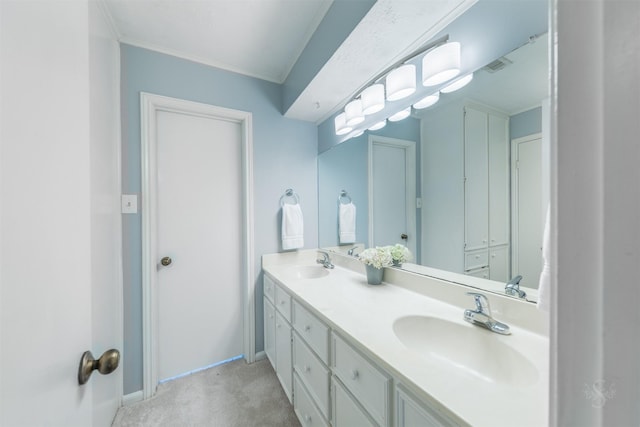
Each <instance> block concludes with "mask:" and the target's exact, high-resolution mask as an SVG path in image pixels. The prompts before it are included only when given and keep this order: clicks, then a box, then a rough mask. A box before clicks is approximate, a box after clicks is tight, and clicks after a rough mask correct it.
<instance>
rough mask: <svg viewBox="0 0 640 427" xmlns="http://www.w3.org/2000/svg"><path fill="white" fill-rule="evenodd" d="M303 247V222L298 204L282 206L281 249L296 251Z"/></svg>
mask: <svg viewBox="0 0 640 427" xmlns="http://www.w3.org/2000/svg"><path fill="white" fill-rule="evenodd" d="M303 246H304V222H303V221H302V209H301V208H300V204H295V205H290V204H286V203H285V204H284V205H283V206H282V249H284V250H285V251H286V250H289V249H298V248H301V247H303Z"/></svg>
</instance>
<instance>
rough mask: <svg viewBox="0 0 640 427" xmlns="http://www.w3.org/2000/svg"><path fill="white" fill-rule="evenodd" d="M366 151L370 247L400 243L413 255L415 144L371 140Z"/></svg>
mask: <svg viewBox="0 0 640 427" xmlns="http://www.w3.org/2000/svg"><path fill="white" fill-rule="evenodd" d="M369 150H370V154H369V218H370V220H369V221H370V222H369V245H370V246H385V245H394V244H396V243H401V244H404V245H406V246H407V247H408V248H409V250H410V251H411V252H412V253H413V254H414V255H415V253H416V245H417V236H416V205H415V203H416V190H415V188H416V187H415V182H416V172H415V164H416V158H415V142H413V141H402V140H394V139H390V138H382V137H372V139H371V140H370V143H369ZM403 236H406V238H403Z"/></svg>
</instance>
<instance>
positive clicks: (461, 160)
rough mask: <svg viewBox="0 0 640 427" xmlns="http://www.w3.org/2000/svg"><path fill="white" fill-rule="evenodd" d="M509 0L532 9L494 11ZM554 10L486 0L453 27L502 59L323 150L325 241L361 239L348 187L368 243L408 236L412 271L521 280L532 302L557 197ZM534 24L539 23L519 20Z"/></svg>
mask: <svg viewBox="0 0 640 427" xmlns="http://www.w3.org/2000/svg"><path fill="white" fill-rule="evenodd" d="M509 3H520V4H525V3H528V5H527V7H512V9H511V10H510V11H509V13H510V14H511V15H510V16H509V19H508V20H507V21H505V20H504V19H505V17H504V15H503V16H499V17H498V16H496V15H499V14H498V13H490V12H491V11H492V10H494V11H495V10H496V8H500V7H501V5H506V4H509ZM531 7H533V8H534V9H535V11H536V12H537V14H536V15H535V18H532V17H531V10H532V9H531ZM546 11H547V3H546V2H543V1H537V0H534V1H528V2H527V1H522V2H501V1H493V2H491V1H483V0H480V1H479V2H478V3H477V4H476V5H474V6H473V7H471V8H470V9H469V10H468V11H467V12H465V14H463V15H462V16H461V17H459V18H458V19H457V20H456V21H454V23H452V25H450V26H449V28H447V29H445V30H444V33H447V34H449V35H450V36H452V37H453V36H457V35H458V33H460V32H461V31H467V32H468V34H466V37H471V38H473V33H474V32H481V34H482V37H480V35H479V36H478V37H480V38H481V39H482V43H484V44H491V43H492V42H493V41H494V40H495V44H496V45H499V46H504V48H503V49H504V50H503V51H500V50H499V48H496V46H495V45H492V49H493V50H494V51H495V50H496V49H498V53H497V55H494V56H492V57H491V58H489V59H486V58H485V59H484V60H483V62H482V63H481V64H478V67H476V68H474V69H475V72H474V78H473V80H472V81H471V83H469V84H468V85H467V86H465V87H464V88H462V89H460V90H458V91H455V92H451V93H446V94H445V93H441V94H440V99H439V101H438V102H437V103H436V104H435V105H433V106H431V107H429V108H426V109H422V110H415V109H414V110H413V112H412V115H411V116H410V117H409V118H407V119H405V120H403V121H400V122H395V123H391V122H389V123H388V124H387V126H386V127H384V128H383V129H381V130H378V131H367V132H365V133H364V134H363V135H361V136H358V137H355V138H350V139H347V140H345V141H340V143H335V142H329V143H327V142H326V141H320V146H321V147H331V148H329V149H325V150H324V151H322V152H321V153H320V154H319V156H318V173H319V243H320V246H321V247H328V248H333V249H334V250H341V251H347V250H348V249H350V248H352V247H353V246H354V245H353V244H346V245H341V244H340V240H339V230H338V203H339V196H340V194H341V192H342V191H343V190H344V191H346V192H347V193H348V195H349V197H350V198H351V199H352V200H353V203H354V204H355V205H356V208H357V211H356V212H357V215H356V242H357V243H358V244H360V246H364V247H369V246H380V245H388V244H395V243H402V244H405V245H407V246H408V247H409V248H410V249H411V251H412V252H413V255H414V259H413V262H411V263H405V264H404V265H403V266H402V268H405V269H408V270H411V271H414V272H417V273H421V274H427V275H431V276H435V277H440V278H444V279H446V280H449V281H454V282H458V283H463V284H466V285H470V286H473V287H478V288H481V289H483V290H487V291H491V292H499V293H504V290H505V286H506V284H507V282H509V281H511V280H513V279H514V278H515V277H517V276H521V278H520V279H519V282H520V286H521V288H522V290H523V291H524V292H525V293H526V297H525V299H526V300H528V301H536V299H537V287H538V280H539V275H540V271H541V268H542V234H543V229H544V224H545V218H546V210H547V207H548V203H549V191H548V189H549V160H548V159H549V124H548V117H549V110H548V98H549V60H548V58H549V55H548V52H549V46H548V37H547V14H546ZM525 13H526V14H527V15H528V16H524V15H523V14H525ZM532 19H533V20H534V21H536V22H535V25H534V24H532V23H531V20H532ZM496 21H499V22H496ZM525 21H526V22H528V25H530V28H527V29H523V28H521V27H522V26H521V25H518V24H519V23H521V22H525ZM461 23H464V26H463V25H462V24H461ZM453 24H455V25H457V27H455V28H454V25H453ZM452 28H454V29H452ZM489 28H491V30H490V31H489ZM526 31H528V33H525V32H526ZM454 33H455V34H454ZM509 37H511V38H513V39H514V40H510V41H511V43H507V44H505V43H504V41H505V39H507V38H509ZM463 53H464V51H463ZM466 53H467V54H468V55H472V54H473V52H466ZM477 57H481V55H477ZM464 58H465V56H464V54H463V60H464ZM321 139H322V134H321Z"/></svg>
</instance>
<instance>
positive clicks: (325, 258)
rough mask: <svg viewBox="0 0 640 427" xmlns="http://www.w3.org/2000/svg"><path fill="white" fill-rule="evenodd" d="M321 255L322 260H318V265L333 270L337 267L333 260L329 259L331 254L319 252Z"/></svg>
mask: <svg viewBox="0 0 640 427" xmlns="http://www.w3.org/2000/svg"><path fill="white" fill-rule="evenodd" d="M318 253H319V254H322V259H317V260H316V262H317V263H318V264H322V266H323V267H324V268H329V269H331V268H333V267H335V266H334V265H333V263H332V262H331V258H330V257H329V252H325V251H318Z"/></svg>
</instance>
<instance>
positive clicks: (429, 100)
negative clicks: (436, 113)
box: [413, 92, 440, 110]
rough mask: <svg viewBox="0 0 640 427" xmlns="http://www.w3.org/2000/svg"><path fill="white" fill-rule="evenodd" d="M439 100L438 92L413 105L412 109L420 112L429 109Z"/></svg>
mask: <svg viewBox="0 0 640 427" xmlns="http://www.w3.org/2000/svg"><path fill="white" fill-rule="evenodd" d="M439 99H440V92H436V93H434V94H433V95H429V96H425V97H424V98H422V99H421V100H420V101H418V102H416V103H415V104H413V108H415V109H416V110H421V109H423V108H427V107H431V106H432V105H433V104H435V103H436V102H438V100H439Z"/></svg>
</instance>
